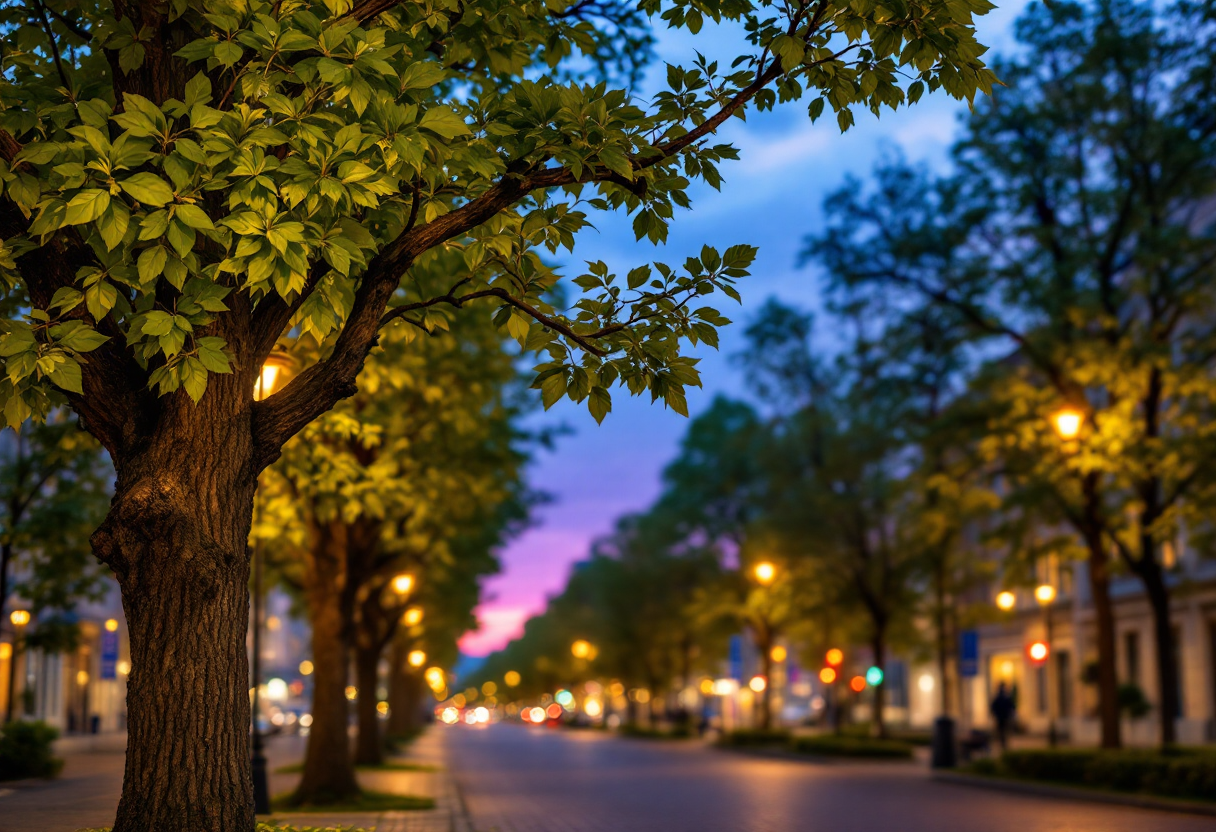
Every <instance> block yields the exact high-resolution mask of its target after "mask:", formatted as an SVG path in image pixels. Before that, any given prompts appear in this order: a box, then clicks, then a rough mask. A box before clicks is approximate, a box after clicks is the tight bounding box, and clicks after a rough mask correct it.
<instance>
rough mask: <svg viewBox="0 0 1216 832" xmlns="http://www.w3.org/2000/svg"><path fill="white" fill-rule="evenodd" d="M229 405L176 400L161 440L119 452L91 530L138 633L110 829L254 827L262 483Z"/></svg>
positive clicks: (243, 425)
mask: <svg viewBox="0 0 1216 832" xmlns="http://www.w3.org/2000/svg"><path fill="white" fill-rule="evenodd" d="M218 386H219V384H217V387H218ZM212 393H214V395H210V394H212ZM179 397H180V394H179ZM226 401H227V399H225V398H224V397H223V395H222V390H220V391H209V396H208V397H205V398H204V399H203V401H202V402H201V403H200V404H199V405H198V406H197V407H195V406H194V405H193V404H190V403H187V404H186V406H184V407H183V406H182V403H181V402H177V403H176V405H174V404H173V403H170V404H167V405H166V406H165V409H164V412H163V413H162V415H161V417H160V423H159V424H158V429H157V431H156V433H155V435H154V437H153V438H152V439H150V440H148V441H146V442H145V443H143V444H141V445H140V446H139V450H138V452H135V453H131V454H129V455H115V458H114V465H115V470H116V473H117V479H116V482H115V493H114V499H113V501H112V503H111V506H110V512H109V514H108V515H107V517H106V519H105V521H104V522H103V523H102V525H101V527H100V528H99V529H98V530H97V532H96V533H94V535H93V541H92V542H93V547H94V551H95V553H96V554H97V557H98V558H99V559H100V560H101V561H102V562H104V563H106V564H108V565H109V566H110V567H111V568H112V569H113V570H114V572H115V575H116V577H117V579H118V584H119V587H120V588H121V590H122V601H123V609H124V611H125V613H126V617H127V624H128V628H129V633H130V647H131V674H130V676H129V677H128V680H127V725H128V732H129V739H128V743H127V755H126V770H125V774H124V779H123V791H122V798H121V800H120V801H119V805H118V814H117V817H116V819H115V822H114V827H113V828H114V830H115V832H252V830H253V828H254V814H253V787H252V776H251V769H250V756H249V755H250V750H249V719H250V706H249V667H248V656H247V654H246V648H245V635H246V629H247V626H248V620H249V558H248V551H247V549H248V536H249V527H250V523H251V521H252V517H253V494H254V491H255V490H256V487H257V480H256V475H255V473H254V466H253V464H252V459H253V444H252V437H251V431H250V423H249V419H248V418H247V417H246V418H236V417H232V418H229V417H231V414H227V415H226V414H224V413H222V412H217V409H216V408H217V402H218V403H220V405H219V406H221V407H222V404H223V403H224V402H226Z"/></svg>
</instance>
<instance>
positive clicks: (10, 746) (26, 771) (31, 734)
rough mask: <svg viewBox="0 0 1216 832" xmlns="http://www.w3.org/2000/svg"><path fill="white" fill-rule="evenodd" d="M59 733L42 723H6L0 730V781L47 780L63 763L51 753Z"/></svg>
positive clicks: (55, 773) (56, 772)
mask: <svg viewBox="0 0 1216 832" xmlns="http://www.w3.org/2000/svg"><path fill="white" fill-rule="evenodd" d="M58 736H59V730H58V729H57V728H54V727H52V726H50V725H47V724H46V723H45V722H20V721H17V722H10V723H9V724H8V725H5V726H4V728H3V730H2V731H0V780H21V779H24V778H26V777H46V778H51V777H54V776H55V775H57V774H58V773H59V771H60V769H62V768H63V760H60V759H59V758H58V757H56V756H55V755H54V754H52V753H51V743H53V742H54V741H55V738H56V737H58Z"/></svg>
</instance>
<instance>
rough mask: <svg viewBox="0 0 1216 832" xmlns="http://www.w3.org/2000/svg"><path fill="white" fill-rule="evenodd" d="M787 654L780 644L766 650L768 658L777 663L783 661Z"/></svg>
mask: <svg viewBox="0 0 1216 832" xmlns="http://www.w3.org/2000/svg"><path fill="white" fill-rule="evenodd" d="M788 655H789V653H788V652H787V651H786V649H785V648H784V647H782V646H781V645H780V644H778V645H777V646H776V647H774V648H773V649H772V650H770V651H769V652H768V656H769V658H770V659H772V660H773V661H775V662H776V663H777V664H781V663H782V662H783V661H785V657H786V656H788Z"/></svg>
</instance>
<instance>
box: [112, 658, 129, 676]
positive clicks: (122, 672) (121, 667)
mask: <svg viewBox="0 0 1216 832" xmlns="http://www.w3.org/2000/svg"><path fill="white" fill-rule="evenodd" d="M114 669H115V670H117V671H118V675H119V676H130V675H131V663H130V662H126V661H123V662H119V663H118V664H117V665H115V668H114Z"/></svg>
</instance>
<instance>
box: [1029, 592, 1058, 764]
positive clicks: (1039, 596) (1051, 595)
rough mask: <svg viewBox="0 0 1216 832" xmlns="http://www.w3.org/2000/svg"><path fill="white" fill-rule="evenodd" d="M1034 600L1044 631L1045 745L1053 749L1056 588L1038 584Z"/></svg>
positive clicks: (1054, 733) (1054, 726) (1054, 737)
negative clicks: (1053, 605) (1054, 610)
mask: <svg viewBox="0 0 1216 832" xmlns="http://www.w3.org/2000/svg"><path fill="white" fill-rule="evenodd" d="M1034 599H1035V600H1036V601H1038V602H1039V606H1041V607H1042V608H1043V628H1044V630H1045V631H1046V633H1045V641H1046V644H1047V663H1046V664H1045V665H1044V671H1043V681H1044V684H1046V685H1047V691H1046V693H1047V697H1046V700H1047V745H1048V746H1050V747H1051V748H1055V747H1056V744H1057V743H1058V741H1059V738H1058V737H1057V736H1056V703H1055V697H1054V696H1052V690H1051V688H1052V679H1053V677H1054V674H1053V673H1052V672H1051V659H1052V654H1053V653H1054V652H1055V650H1054V646H1053V645H1052V643H1051V604H1052V602H1053V601H1055V600H1056V588H1055V587H1054V586H1052V585H1051V584H1040V585H1039V586H1038V587H1036V588H1035V591H1034Z"/></svg>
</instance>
